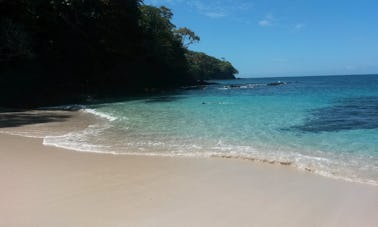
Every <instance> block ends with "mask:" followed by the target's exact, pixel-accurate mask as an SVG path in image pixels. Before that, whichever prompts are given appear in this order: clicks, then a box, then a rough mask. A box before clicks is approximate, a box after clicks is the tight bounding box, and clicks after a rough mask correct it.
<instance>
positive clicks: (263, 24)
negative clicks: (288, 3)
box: [258, 14, 275, 27]
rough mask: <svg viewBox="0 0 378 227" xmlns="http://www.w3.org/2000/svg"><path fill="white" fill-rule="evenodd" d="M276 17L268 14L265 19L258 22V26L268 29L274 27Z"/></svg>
mask: <svg viewBox="0 0 378 227" xmlns="http://www.w3.org/2000/svg"><path fill="white" fill-rule="evenodd" d="M274 20H275V19H274V17H273V15H272V14H267V15H266V16H265V17H264V19H262V20H260V21H259V22H258V24H259V25H260V26H261V27H268V26H272V25H273V22H274Z"/></svg>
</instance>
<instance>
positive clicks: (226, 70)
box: [186, 51, 238, 80]
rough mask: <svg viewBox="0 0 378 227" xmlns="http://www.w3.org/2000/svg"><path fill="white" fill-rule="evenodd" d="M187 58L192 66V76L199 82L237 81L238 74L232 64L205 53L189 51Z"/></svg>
mask: <svg viewBox="0 0 378 227" xmlns="http://www.w3.org/2000/svg"><path fill="white" fill-rule="evenodd" d="M186 58H187V60H188V62H189V64H190V66H191V67H190V71H191V74H192V75H193V76H194V77H195V78H196V79H197V80H209V79H235V74H238V70H236V69H235V68H234V67H233V66H232V64H231V63H230V62H228V61H226V60H219V59H217V58H215V57H212V56H209V55H207V54H205V53H201V52H194V51H187V53H186Z"/></svg>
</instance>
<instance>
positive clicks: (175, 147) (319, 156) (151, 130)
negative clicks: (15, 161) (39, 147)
mask: <svg viewBox="0 0 378 227" xmlns="http://www.w3.org/2000/svg"><path fill="white" fill-rule="evenodd" d="M214 82H215V83H216V84H213V85H209V86H203V87H200V88H184V89H182V90H178V91H176V92H170V93H165V94H160V95H156V96H153V97H134V98H128V99H126V100H122V101H119V100H117V101H111V100H109V102H106V103H101V104H93V105H88V106H85V109H84V110H83V111H86V112H88V113H90V114H94V115H96V116H97V117H98V121H97V122H96V123H95V124H92V125H90V126H89V127H88V128H86V129H84V130H80V131H73V132H70V133H67V134H65V135H61V136H47V137H45V138H44V144H45V145H53V146H58V147H64V148H69V149H74V150H78V151H85V152H99V153H111V154H134V155H150V156H191V157H205V158H208V157H223V158H238V159H246V160H251V161H256V162H265V163H272V164H279V165H287V166H291V167H295V168H298V169H300V170H302V171H309V172H312V173H314V174H319V175H323V176H327V177H332V178H338V179H343V180H347V181H354V182H362V183H369V184H375V185H378V75H355V76H317V77H281V78H251V79H238V80H227V81H214Z"/></svg>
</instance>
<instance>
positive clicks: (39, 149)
mask: <svg viewBox="0 0 378 227" xmlns="http://www.w3.org/2000/svg"><path fill="white" fill-rule="evenodd" d="M0 144H1V146H0V181H1V188H0V201H1V203H0V226H378V213H377V212H378V187H375V186H369V185H363V184H357V183H348V182H343V181H338V180H333V179H328V178H323V177H320V176H316V175H313V174H310V173H304V172H299V171H297V170H295V169H292V168H290V167H279V166H273V165H268V164H256V163H253V162H250V161H242V160H228V159H215V158H212V159H195V158H159V157H142V156H139V157H136V156H113V155H101V154H90V153H78V152H74V151H67V150H63V149H57V148H52V147H46V146H43V145H41V140H40V139H33V138H23V137H18V136H10V135H0Z"/></svg>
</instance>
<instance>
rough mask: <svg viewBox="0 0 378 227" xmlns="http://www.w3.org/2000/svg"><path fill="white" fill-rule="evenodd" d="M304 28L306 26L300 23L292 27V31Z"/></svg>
mask: <svg viewBox="0 0 378 227" xmlns="http://www.w3.org/2000/svg"><path fill="white" fill-rule="evenodd" d="M305 27H306V25H305V24H302V23H299V24H296V25H294V29H295V30H302V29H304V28H305Z"/></svg>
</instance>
